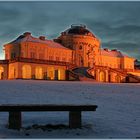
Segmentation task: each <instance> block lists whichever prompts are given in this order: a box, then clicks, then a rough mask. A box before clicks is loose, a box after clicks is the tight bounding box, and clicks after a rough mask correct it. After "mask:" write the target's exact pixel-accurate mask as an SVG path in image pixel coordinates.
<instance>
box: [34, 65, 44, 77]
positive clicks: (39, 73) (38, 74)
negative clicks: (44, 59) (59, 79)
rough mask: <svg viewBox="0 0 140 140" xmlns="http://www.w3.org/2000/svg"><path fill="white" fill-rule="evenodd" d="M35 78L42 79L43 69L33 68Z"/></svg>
mask: <svg viewBox="0 0 140 140" xmlns="http://www.w3.org/2000/svg"><path fill="white" fill-rule="evenodd" d="M35 78H36V79H43V69H42V68H41V67H36V68H35Z"/></svg>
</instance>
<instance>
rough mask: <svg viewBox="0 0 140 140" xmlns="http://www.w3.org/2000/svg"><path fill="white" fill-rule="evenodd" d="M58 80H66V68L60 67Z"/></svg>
mask: <svg viewBox="0 0 140 140" xmlns="http://www.w3.org/2000/svg"><path fill="white" fill-rule="evenodd" d="M58 80H65V70H64V69H62V68H60V69H58Z"/></svg>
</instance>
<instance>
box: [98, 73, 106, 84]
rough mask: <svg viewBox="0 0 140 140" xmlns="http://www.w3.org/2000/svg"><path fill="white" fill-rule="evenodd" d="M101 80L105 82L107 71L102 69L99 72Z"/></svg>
mask: <svg viewBox="0 0 140 140" xmlns="http://www.w3.org/2000/svg"><path fill="white" fill-rule="evenodd" d="M99 78H100V82H105V81H106V80H105V72H103V71H101V72H100V74H99Z"/></svg>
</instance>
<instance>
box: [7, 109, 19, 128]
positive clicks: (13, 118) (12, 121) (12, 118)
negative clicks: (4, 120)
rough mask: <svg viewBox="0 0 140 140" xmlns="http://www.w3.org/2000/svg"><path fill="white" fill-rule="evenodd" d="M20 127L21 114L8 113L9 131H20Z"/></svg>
mask: <svg viewBox="0 0 140 140" xmlns="http://www.w3.org/2000/svg"><path fill="white" fill-rule="evenodd" d="M21 126H22V123H21V112H9V129H17V130H20V128H21Z"/></svg>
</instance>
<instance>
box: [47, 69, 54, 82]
mask: <svg viewBox="0 0 140 140" xmlns="http://www.w3.org/2000/svg"><path fill="white" fill-rule="evenodd" d="M54 72H55V71H54V67H48V68H47V79H49V80H54V78H55V73H54Z"/></svg>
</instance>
